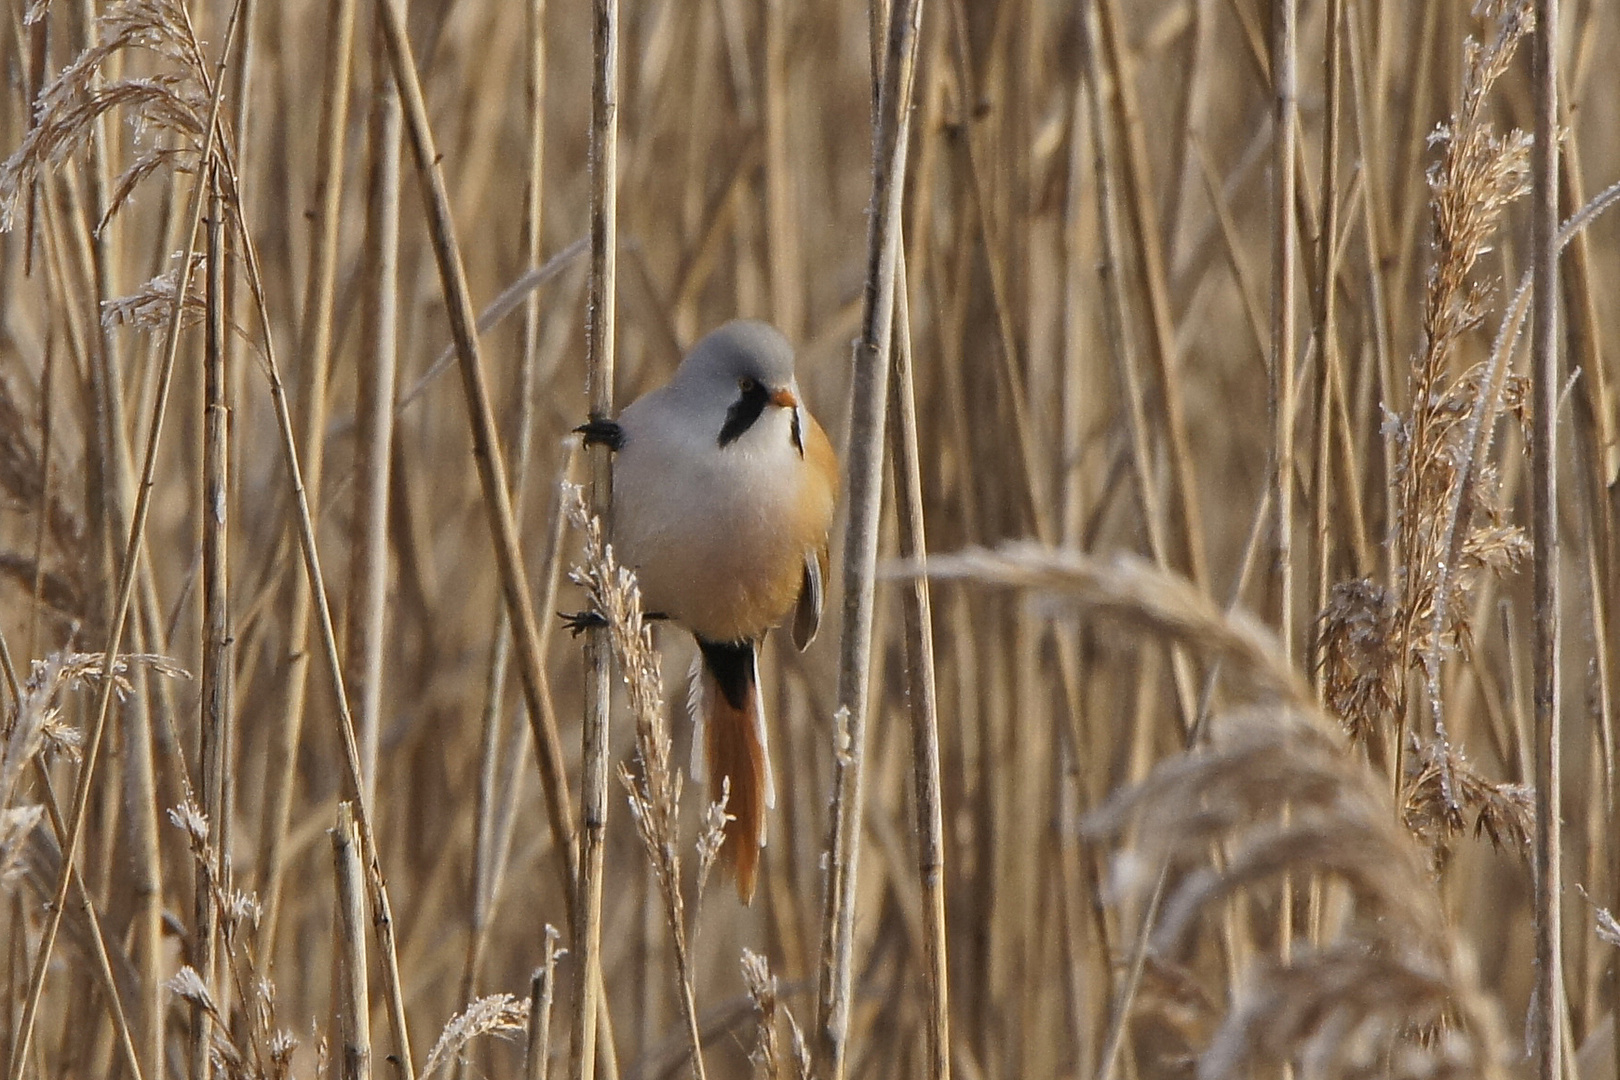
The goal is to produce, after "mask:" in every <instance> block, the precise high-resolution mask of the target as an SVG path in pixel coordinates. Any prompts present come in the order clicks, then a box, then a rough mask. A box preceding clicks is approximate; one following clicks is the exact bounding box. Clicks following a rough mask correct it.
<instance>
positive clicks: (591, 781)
mask: <svg viewBox="0 0 1620 1080" xmlns="http://www.w3.org/2000/svg"><path fill="white" fill-rule="evenodd" d="M592 11H593V12H594V14H595V18H594V19H593V20H592V22H591V56H592V64H591V130H590V150H589V165H590V175H591V201H590V209H591V223H590V235H591V257H590V284H589V290H590V294H589V298H588V299H587V301H586V308H585V310H586V319H585V392H586V396H587V397H588V399H589V410H590V418H591V419H592V420H606V419H609V418H611V416H612V414H613V362H614V329H615V318H616V311H617V303H616V294H617V284H616V278H617V268H618V256H617V244H618V236H619V217H618V215H619V198H618V190H619V187H618V176H619V3H618V0H594V3H593V4H592ZM587 457H588V459H589V468H590V477H591V484H590V496H589V498H590V510H591V513H592V514H593V515H594V516H595V517H596V519H597V521H599V522H601V525H602V528H603V529H604V530H605V531H606V533H607V534H608V535H610V536H611V535H612V528H613V455H612V451H611V449H609V448H608V447H607V446H596V447H593V448H591V449H590V450H589V452H588V454H587ZM584 654H585V656H584V659H585V702H584V717H583V723H582V725H581V732H580V741H581V755H582V761H583V764H582V767H581V777H580V790H581V795H580V815H581V831H580V849H581V850H580V854H579V876H578V878H577V879H576V883H575V884H576V899H575V901H574V911H573V916H574V923H573V933H574V943H573V944H574V952H575V956H574V959H575V966H574V1000H575V1002H576V1012H575V1014H574V1028H573V1059H572V1060H573V1073H572V1075H573V1078H574V1080H591V1078H592V1077H594V1076H595V1075H596V1035H597V1030H596V1029H597V1010H598V1009H599V1008H600V1009H601V1010H602V1011H603V1013H604V1014H605V1013H606V1003H605V1001H603V999H602V997H601V991H602V963H601V936H602V860H603V855H604V842H605V840H606V834H607V797H608V795H607V793H608V726H609V722H610V720H611V714H612V706H613V648H612V643H611V641H610V640H609V634H608V629H607V628H606V627H597V628H595V629H593V630H591V631H589V632H588V633H587V634H586V635H585V646H584Z"/></svg>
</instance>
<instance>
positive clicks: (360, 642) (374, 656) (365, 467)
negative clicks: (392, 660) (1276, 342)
mask: <svg viewBox="0 0 1620 1080" xmlns="http://www.w3.org/2000/svg"><path fill="white" fill-rule="evenodd" d="M378 51H379V52H380V51H381V50H378ZM374 87H375V89H374V98H375V100H374V101H373V104H372V133H373V134H372V139H371V153H372V162H371V178H370V183H369V185H368V186H369V191H370V196H369V198H368V199H367V209H368V218H369V220H368V222H367V227H368V232H369V233H370V243H371V244H372V246H373V259H374V260H375V263H374V266H373V269H372V275H371V289H372V290H373V292H372V297H371V309H370V315H371V320H370V325H371V334H370V338H371V348H370V350H369V353H367V352H366V351H364V350H362V351H361V353H360V357H361V359H360V364H359V367H360V371H359V373H358V380H357V381H358V383H359V390H358V396H359V401H358V404H357V406H356V412H357V413H358V416H357V427H358V432H357V439H358V446H357V461H356V463H355V496H354V504H355V508H356V512H355V515H354V527H353V533H352V538H351V542H350V556H349V564H350V569H349V618H348V643H347V644H348V648H347V657H348V665H347V670H348V673H349V685H350V686H351V687H352V688H353V689H352V691H351V693H352V694H353V695H354V702H355V720H356V722H357V723H358V725H359V732H358V734H359V737H360V776H361V778H362V779H363V781H364V782H365V791H366V802H367V803H368V804H369V805H372V806H375V805H376V804H377V748H378V746H379V744H380V742H381V738H382V707H383V678H384V672H383V646H384V644H385V643H386V634H385V632H384V627H385V621H386V616H387V604H388V491H389V463H390V461H391V459H392V457H393V442H394V383H395V376H396V372H397V371H398V366H399V340H398V337H397V334H398V329H397V328H398V325H399V197H400V193H399V182H400V176H399V165H400V150H401V141H402V139H403V138H404V133H403V131H402V129H401V126H400V110H399V91H398V90H397V89H396V88H395V86H394V81H393V79H392V78H390V77H389V75H388V74H387V69H386V67H385V66H384V65H381V64H379V65H378V71H377V72H376V74H375V76H374Z"/></svg>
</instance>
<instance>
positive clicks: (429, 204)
mask: <svg viewBox="0 0 1620 1080" xmlns="http://www.w3.org/2000/svg"><path fill="white" fill-rule="evenodd" d="M378 10H379V12H380V13H381V15H382V20H383V36H384V39H385V40H386V41H387V44H388V61H389V64H390V66H391V68H392V70H393V75H394V82H395V85H397V86H398V87H399V91H400V98H401V101H402V103H403V104H404V106H405V131H406V134H407V135H408V136H409V137H410V143H411V155H412V158H413V159H414V160H415V163H416V172H417V178H418V180H419V185H418V186H419V187H420V188H421V191H422V202H423V207H424V211H425V215H426V217H427V224H428V231H429V239H430V240H431V241H432V244H433V256H434V260H435V261H436V262H437V263H438V268H439V283H440V287H441V289H442V290H443V292H444V297H445V311H446V314H447V315H448V316H449V319H450V333H451V337H452V339H453V340H454V341H455V346H456V358H457V360H458V361H459V365H460V369H461V385H462V391H463V395H464V397H465V398H466V401H467V412H468V424H469V427H470V428H471V429H472V440H473V460H474V461H475V462H476V463H477V466H478V481H479V487H480V490H481V491H482V493H483V501H484V509H485V512H486V514H487V515H488V517H489V526H490V533H491V534H492V539H493V540H494V544H495V562H496V566H497V569H498V570H499V572H500V576H501V591H502V594H503V595H504V597H505V600H506V608H507V613H508V615H509V616H510V617H511V619H512V631H513V634H514V638H515V644H516V645H517V659H518V673H519V674H520V676H521V677H522V681H523V695H524V701H525V703H526V705H527V706H528V711H529V726H530V729H531V730H532V731H533V733H534V742H535V750H536V756H537V757H538V759H539V765H540V784H541V788H542V789H543V791H544V793H545V796H546V808H547V810H548V811H549V816H550V819H551V820H550V824H551V835H552V840H553V842H554V844H555V848H556V852H557V858H558V860H559V870H560V873H561V877H562V878H563V884H564V896H565V897H567V902H568V905H569V908H570V911H569V914H570V916H572V915H573V911H572V908H573V905H574V887H575V884H576V882H577V881H578V879H579V872H578V850H577V849H576V848H575V846H574V808H573V803H572V800H570V798H569V795H568V777H567V772H566V770H565V768H564V765H563V756H562V741H561V739H560V738H559V737H558V735H557V718H556V716H555V714H554V713H553V712H552V709H551V693H550V683H549V680H548V679H547V677H546V671H545V665H544V663H543V661H542V658H541V653H540V632H539V628H538V625H537V623H536V620H535V617H534V606H533V604H532V603H531V601H530V598H529V597H530V593H529V583H528V578H527V574H526V573H525V572H524V569H523V556H522V550H521V549H520V547H519V546H518V536H517V524H516V522H515V520H514V518H513V514H512V502H511V495H510V491H511V487H510V485H509V484H508V482H507V477H506V463H505V460H504V459H503V457H502V456H501V450H500V436H499V433H498V432H497V431H496V427H495V416H494V410H493V409H492V407H491V406H490V400H489V385H488V382H487V381H486V379H485V378H484V364H483V359H482V357H481V355H480V352H479V347H478V331H477V319H476V316H475V315H474V313H473V307H472V299H471V296H470V294H469V292H468V289H467V274H466V269H465V267H464V266H463V263H462V259H461V247H460V244H459V242H458V241H457V239H456V232H455V224H454V222H453V221H452V220H451V218H450V196H449V192H448V191H447V190H446V188H445V183H444V173H443V171H442V170H441V169H440V166H439V153H438V149H437V147H436V146H435V144H434V140H433V130H432V128H431V126H430V125H429V123H428V112H427V102H426V100H425V99H424V97H423V94H422V83H421V79H420V78H419V77H418V75H417V71H416V60H415V58H414V57H413V56H412V54H411V46H410V40H409V39H408V38H407V37H406V35H405V16H404V12H403V10H402V9H401V5H400V2H399V0H387V2H385V3H383V4H381V5H380V6H379V8H378Z"/></svg>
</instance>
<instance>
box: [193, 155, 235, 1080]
mask: <svg viewBox="0 0 1620 1080" xmlns="http://www.w3.org/2000/svg"><path fill="white" fill-rule="evenodd" d="M205 175H206V176H207V178H208V182H209V186H210V189H211V190H210V191H209V196H208V219H207V233H208V264H207V267H208V288H207V294H206V296H207V303H206V313H207V314H206V331H205V347H204V356H205V361H204V362H205V370H204V386H205V391H204V392H205V409H206V421H205V424H204V431H205V437H204V443H203V552H202V555H203V557H202V573H203V605H204V610H203V626H204V635H205V640H204V646H203V665H202V699H201V702H200V703H199V704H200V709H201V718H200V721H201V731H202V752H201V754H200V759H201V765H202V769H201V777H200V779H201V783H200V785H199V791H198V795H199V796H200V797H201V799H202V803H203V807H204V810H205V812H206V813H207V814H208V823H209V830H208V840H209V843H210V844H211V845H212V846H213V848H214V857H213V861H212V865H210V863H209V862H208V861H206V860H198V861H197V895H196V897H195V904H196V907H195V917H196V921H195V924H194V926H193V928H192V934H193V938H194V940H193V942H192V947H193V949H194V950H195V953H194V956H193V959H192V964H193V965H194V966H195V967H196V968H197V971H198V973H199V974H200V975H202V977H203V979H204V980H205V982H206V983H207V985H208V987H209V990H210V992H211V994H212V996H213V999H214V1001H215V1002H216V1003H220V1007H221V1008H224V1007H225V1006H224V1005H223V1002H224V995H223V992H222V991H223V987H222V985H221V983H220V979H219V970H218V969H219V955H218V944H219V941H218V938H219V932H220V928H219V925H218V923H217V920H216V918H215V915H216V912H215V910H214V897H215V896H216V895H220V896H225V895H229V894H230V889H231V884H230V843H231V824H232V823H231V818H232V816H233V815H232V812H231V811H232V805H231V803H232V799H231V744H232V742H233V738H232V730H231V728H232V720H231V684H232V677H231V653H232V649H231V612H230V588H229V586H230V577H229V566H230V564H229V558H228V552H227V539H228V531H227V509H228V502H229V476H230V451H229V433H230V412H229V410H228V409H227V407H226V404H225V243H224V227H225V223H224V220H223V219H224V217H225V201H224V199H223V197H222V195H221V192H220V182H219V176H218V174H217V171H216V170H214V169H210V170H209V171H208V172H207V173H206V174H205ZM216 869H217V870H218V873H219V875H220V878H221V880H219V881H213V880H211V879H212V878H213V875H214V872H215V870H216ZM192 1021H193V1023H192V1039H193V1042H192V1057H191V1074H192V1076H194V1077H196V1078H197V1080H207V1078H208V1076H209V1075H210V1073H211V1062H210V1060H209V1059H210V1053H209V1041H210V1034H209V1031H210V1027H211V1021H210V1019H209V1016H208V1013H207V1010H205V1009H201V1008H198V1007H195V1006H193V1010H192Z"/></svg>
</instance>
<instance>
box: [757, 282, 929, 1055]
mask: <svg viewBox="0 0 1620 1080" xmlns="http://www.w3.org/2000/svg"><path fill="white" fill-rule="evenodd" d="M898 276H899V278H900V280H901V281H904V280H905V277H906V274H905V256H904V253H902V254H901V255H900V256H899V270H898ZM894 298H895V305H896V310H895V327H894V333H895V335H896V336H895V347H894V348H893V349H891V362H892V363H893V365H894V367H893V370H892V371H890V373H889V417H890V421H891V423H890V424H889V426H888V430H889V454H890V457H891V459H892V460H893V462H894V475H895V488H896V490H897V492H898V497H897V498H896V500H895V502H896V514H895V518H896V521H897V523H898V525H899V541H900V543H899V553H900V557H901V558H902V559H906V560H909V561H912V562H915V563H918V564H920V565H922V566H924V567H926V566H927V557H928V556H927V552H928V541H927V537H926V533H925V529H924V522H923V494H922V468H921V464H920V461H919V455H920V451H919V443H918V438H917V400H916V391H915V388H914V379H913V370H912V356H911V316H910V307H909V304H908V302H907V298H906V290H905V289H904V288H903V287H900V286H899V285H897V286H896V288H895V294H894ZM901 611H902V617H903V618H904V620H905V639H906V697H907V700H908V702H909V706H910V708H909V712H910V716H911V752H912V781H913V785H914V786H913V789H912V790H913V792H914V797H915V799H916V807H917V874H918V877H919V879H920V880H921V882H922V894H921V908H922V914H921V917H922V919H923V920H924V922H925V929H924V933H923V941H924V947H923V956H924V962H925V963H926V965H927V980H926V981H927V989H928V998H927V1029H928V1041H927V1063H928V1068H927V1075H928V1076H929V1077H931V1078H933V1080H949V1077H950V1075H951V1060H950V1046H951V1036H950V1033H951V1026H950V1023H951V1013H950V971H949V965H948V964H947V954H948V952H949V945H948V941H949V935H948V934H947V927H946V921H945V825H944V811H943V809H942V807H943V803H944V797H943V794H942V792H941V787H940V776H939V700H938V694H937V692H936V689H935V679H934V631H933V611H932V605H931V604H930V602H929V595H928V579H927V577H926V576H924V575H919V576H918V577H917V578H916V579H915V580H914V581H913V582H912V583H911V587H910V588H909V589H906V590H904V591H903V592H902V594H901ZM744 970H745V974H746V971H747V960H746V959H745V960H744ZM760 985H761V986H763V985H764V982H763V980H761V982H760ZM752 986H753V983H752V982H750V993H752ZM754 996H755V998H756V1001H758V1000H760V999H761V995H758V994H755V995H754ZM772 997H773V998H774V994H773V995H772ZM764 1011H765V1010H764V1008H763V1006H761V1012H762V1013H763V1012H764ZM762 1023H763V1021H762ZM762 1046H763V1042H762ZM776 1057H777V1055H776V1052H775V1050H774V1047H773V1048H772V1050H771V1052H770V1053H769V1055H768V1056H767V1060H768V1061H769V1062H771V1063H773V1065H772V1066H771V1067H768V1068H767V1070H766V1071H767V1074H768V1075H771V1076H774V1075H776V1072H777V1070H776V1068H775V1067H774V1062H775V1060H776Z"/></svg>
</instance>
